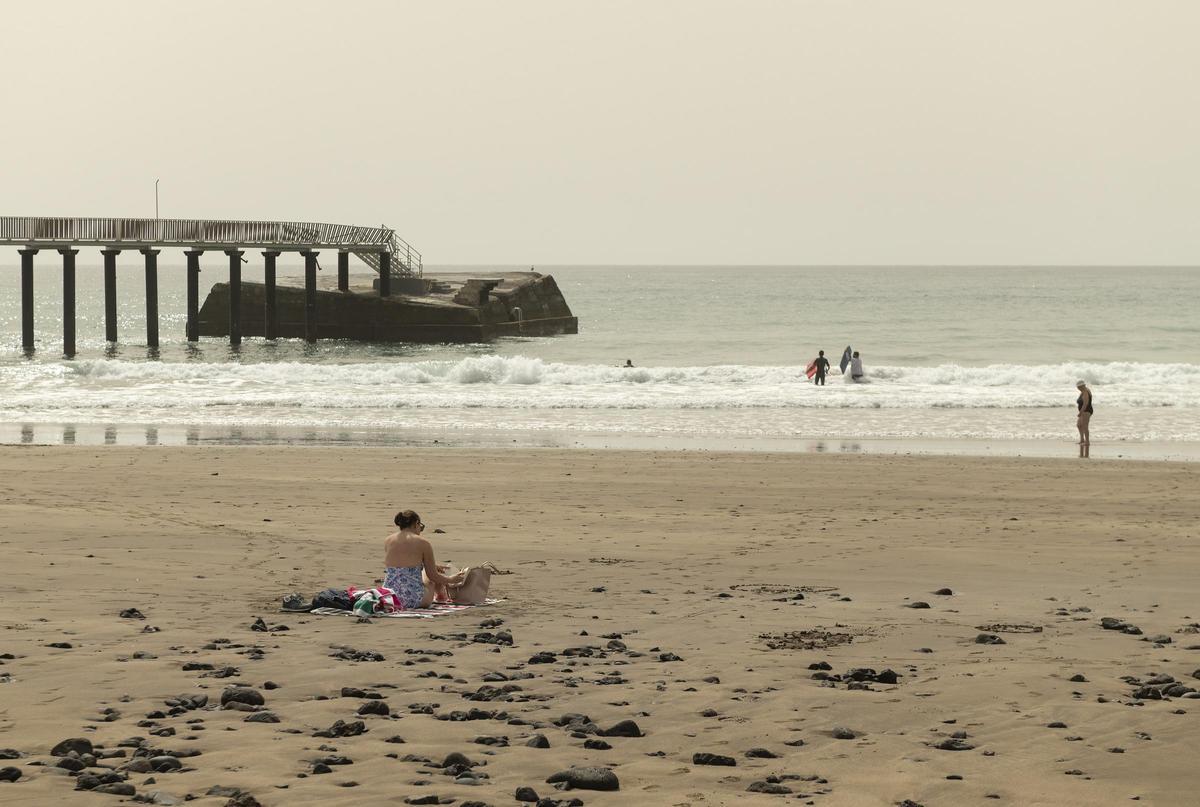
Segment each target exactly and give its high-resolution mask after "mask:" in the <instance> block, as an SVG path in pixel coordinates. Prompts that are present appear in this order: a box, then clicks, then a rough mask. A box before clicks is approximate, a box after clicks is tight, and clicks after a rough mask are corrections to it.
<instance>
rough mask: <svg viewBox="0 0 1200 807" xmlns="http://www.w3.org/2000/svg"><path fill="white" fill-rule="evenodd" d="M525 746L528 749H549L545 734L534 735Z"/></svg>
mask: <svg viewBox="0 0 1200 807" xmlns="http://www.w3.org/2000/svg"><path fill="white" fill-rule="evenodd" d="M525 745H527V746H529V747H530V748H549V747H550V741H549V740H548V739H546V735H545V734H535V735H533V736H532V737H530V738H529V740H528V741H527V742H526V743H525Z"/></svg>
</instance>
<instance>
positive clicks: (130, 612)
mask: <svg viewBox="0 0 1200 807" xmlns="http://www.w3.org/2000/svg"><path fill="white" fill-rule="evenodd" d="M119 616H120V617H121V619H145V618H146V615H145V614H143V613H142V612H141V611H139V610H138V609H136V608H126V609H125V610H124V611H122V612H121V613H120V614H119Z"/></svg>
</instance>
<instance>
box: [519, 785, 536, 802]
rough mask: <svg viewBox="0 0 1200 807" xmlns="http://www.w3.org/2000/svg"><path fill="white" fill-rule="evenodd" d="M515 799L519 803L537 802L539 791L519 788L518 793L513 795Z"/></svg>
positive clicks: (530, 788)
mask: <svg viewBox="0 0 1200 807" xmlns="http://www.w3.org/2000/svg"><path fill="white" fill-rule="evenodd" d="M513 798H515V799H516V800H517V801H537V800H538V794H537V791H536V790H534V789H533V788H532V787H518V788H517V792H516V793H514V794H513Z"/></svg>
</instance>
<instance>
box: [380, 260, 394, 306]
mask: <svg viewBox="0 0 1200 807" xmlns="http://www.w3.org/2000/svg"><path fill="white" fill-rule="evenodd" d="M379 296H380V297H391V296H392V253H390V252H380V253H379Z"/></svg>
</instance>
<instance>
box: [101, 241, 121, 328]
mask: <svg viewBox="0 0 1200 807" xmlns="http://www.w3.org/2000/svg"><path fill="white" fill-rule="evenodd" d="M100 254H101V255H103V256H104V340H105V341H106V342H115V341H117V256H118V255H120V254H121V250H119V249H111V248H110V249H102V250H100Z"/></svg>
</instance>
